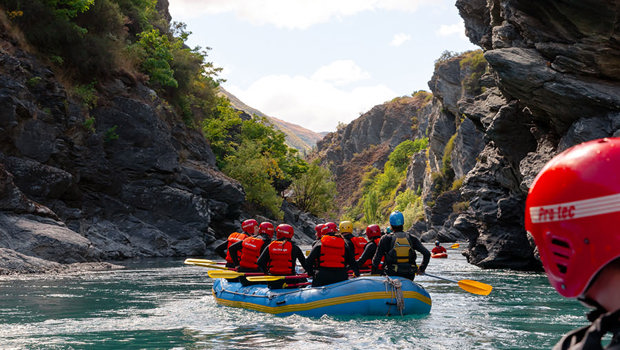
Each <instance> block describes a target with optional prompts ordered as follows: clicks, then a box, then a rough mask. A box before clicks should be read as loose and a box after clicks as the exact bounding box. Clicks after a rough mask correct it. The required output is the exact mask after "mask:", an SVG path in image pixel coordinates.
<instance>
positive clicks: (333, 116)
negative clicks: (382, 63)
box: [225, 61, 396, 131]
mask: <svg viewBox="0 0 620 350" xmlns="http://www.w3.org/2000/svg"><path fill="white" fill-rule="evenodd" d="M343 62H345V63H346V66H349V67H357V65H355V64H354V63H353V62H352V61H336V62H334V63H332V64H330V65H328V66H325V67H321V68H319V69H318V70H317V72H316V73H315V74H314V75H312V76H311V77H305V76H290V75H269V76H265V77H262V78H260V79H258V80H257V81H255V82H254V83H252V85H250V86H249V87H248V88H247V89H241V88H239V87H237V86H225V88H226V89H227V90H228V91H230V92H231V93H232V94H234V95H235V96H237V97H238V98H240V99H241V100H242V101H243V102H245V103H246V104H248V105H250V106H252V107H254V108H257V109H258V110H260V111H261V112H263V113H265V114H267V115H269V116H273V117H276V118H279V119H283V120H286V121H289V122H292V123H295V124H299V125H303V126H304V127H306V128H308V129H311V130H314V131H333V130H335V129H336V126H337V124H338V122H339V121H340V122H344V123H348V122H350V121H352V120H353V119H356V118H357V117H359V115H360V114H361V113H365V112H367V111H368V110H370V109H371V108H372V107H373V106H375V105H378V104H381V103H383V102H385V101H388V100H391V99H392V98H393V97H394V96H396V93H395V92H394V91H392V90H391V89H389V88H388V87H386V86H385V85H382V84H378V85H372V86H370V85H369V86H362V87H355V88H350V89H345V88H343V87H340V86H338V84H337V82H340V81H344V80H339V79H340V77H337V76H336V78H337V79H326V77H330V76H329V75H327V74H326V72H329V71H330V69H331V68H333V67H337V66H338V65H341V64H343ZM350 63H353V65H351V64H350ZM330 67H331V68H330ZM357 68H359V67H357ZM360 71H361V69H360ZM367 74H368V73H364V74H362V76H364V75H367ZM331 77H332V78H333V77H334V76H331ZM345 80H346V79H345Z"/></svg>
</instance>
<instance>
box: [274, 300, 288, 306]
mask: <svg viewBox="0 0 620 350" xmlns="http://www.w3.org/2000/svg"><path fill="white" fill-rule="evenodd" d="M284 303H286V300H280V301H276V305H282V304H284Z"/></svg>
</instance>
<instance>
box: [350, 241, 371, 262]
mask: <svg viewBox="0 0 620 350" xmlns="http://www.w3.org/2000/svg"><path fill="white" fill-rule="evenodd" d="M351 242H352V243H353V247H354V248H355V260H357V259H359V258H360V256H362V253H363V252H364V248H365V247H366V244H368V241H367V240H366V238H364V237H352V238H351ZM366 265H368V266H370V264H369V263H364V264H363V265H362V266H363V267H368V266H366Z"/></svg>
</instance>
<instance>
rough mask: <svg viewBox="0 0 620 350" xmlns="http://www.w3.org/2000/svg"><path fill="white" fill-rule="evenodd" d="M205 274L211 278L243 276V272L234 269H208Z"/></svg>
mask: <svg viewBox="0 0 620 350" xmlns="http://www.w3.org/2000/svg"><path fill="white" fill-rule="evenodd" d="M207 274H208V275H209V277H211V278H237V277H239V276H243V275H244V274H243V273H240V272H235V271H222V270H209V271H207Z"/></svg>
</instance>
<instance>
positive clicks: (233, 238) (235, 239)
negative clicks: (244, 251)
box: [226, 232, 248, 264]
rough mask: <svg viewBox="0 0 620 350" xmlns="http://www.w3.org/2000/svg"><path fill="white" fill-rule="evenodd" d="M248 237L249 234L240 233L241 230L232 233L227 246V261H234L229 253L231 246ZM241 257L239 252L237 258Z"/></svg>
mask: <svg viewBox="0 0 620 350" xmlns="http://www.w3.org/2000/svg"><path fill="white" fill-rule="evenodd" d="M246 238H248V235H246V234H245V233H239V232H233V233H231V234H230V236H228V245H227V246H226V262H228V263H231V264H232V263H233V260H232V258H231V257H230V253H229V249H230V246H231V245H232V244H233V243H237V242H239V241H243V240H244V239H246ZM240 258H241V255H240V254H239V255H238V256H237V260H239V259H240Z"/></svg>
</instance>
